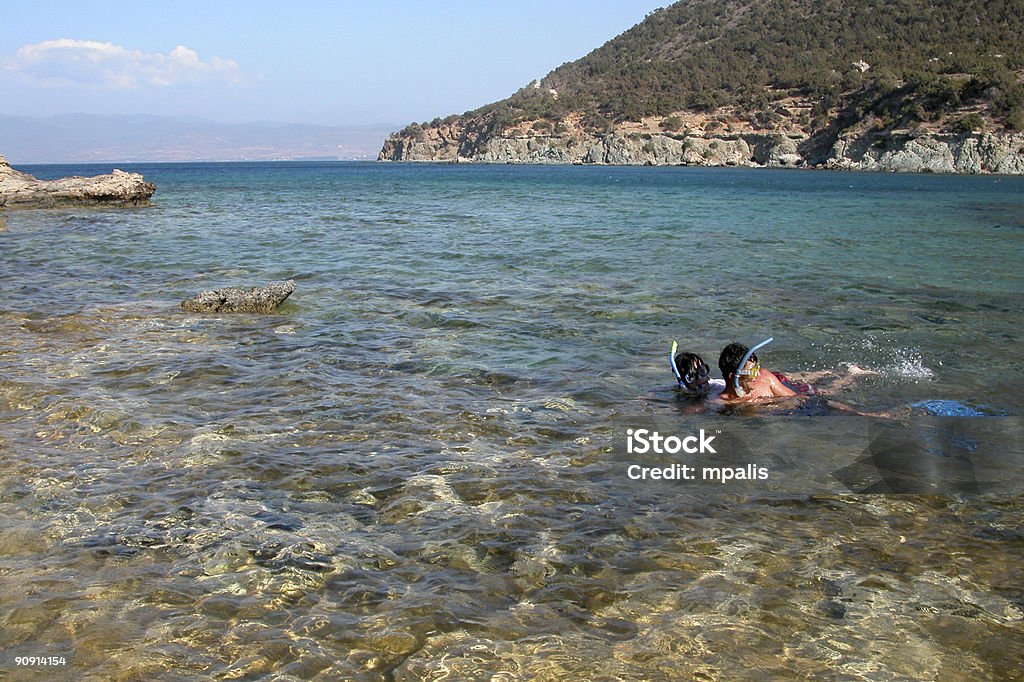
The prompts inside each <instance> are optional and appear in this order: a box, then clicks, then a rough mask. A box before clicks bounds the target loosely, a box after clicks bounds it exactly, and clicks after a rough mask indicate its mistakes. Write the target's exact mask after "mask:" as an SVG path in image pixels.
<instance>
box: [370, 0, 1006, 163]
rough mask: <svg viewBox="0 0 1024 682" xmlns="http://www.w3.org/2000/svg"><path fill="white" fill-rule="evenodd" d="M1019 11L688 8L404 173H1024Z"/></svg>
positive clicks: (659, 16)
mask: <svg viewBox="0 0 1024 682" xmlns="http://www.w3.org/2000/svg"><path fill="white" fill-rule="evenodd" d="M1022 40H1024V13H1022V12H1021V11H1020V6H1019V2H1018V0H988V1H982V0H966V1H965V0H884V1H883V0H682V1H681V2H677V3H676V4H674V5H672V6H670V7H668V8H665V9H663V10H659V11H656V12H653V13H652V14H651V15H649V16H648V17H647V19H645V20H644V21H643V22H641V23H640V24H638V25H636V26H634V27H633V28H631V29H630V30H628V31H626V32H625V33H623V34H622V35H620V36H618V37H617V38H615V39H613V40H611V41H609V42H608V43H606V44H605V45H603V46H602V47H600V48H598V49H596V50H594V51H593V52H591V53H590V54H589V55H587V56H586V57H584V58H582V59H580V60H578V61H576V62H571V63H568V64H564V65H562V66H561V67H559V68H557V69H555V70H554V71H552V72H551V73H550V74H548V75H547V76H546V77H545V78H543V79H542V80H540V81H535V82H533V83H531V84H530V85H528V86H527V87H525V88H523V89H521V90H520V91H518V92H516V93H515V94H513V95H512V96H511V97H509V98H508V99H505V100H502V101H500V102H496V103H493V104H490V105H487V106H484V107H481V108H480V109H477V110H474V111H470V112H467V113H465V114H463V115H461V116H454V115H453V116H449V117H447V118H445V119H435V120H433V121H431V122H429V123H423V124H412V125H410V126H408V127H406V128H405V129H404V130H402V131H400V132H398V133H396V134H394V135H392V136H391V137H390V138H389V139H388V140H387V141H386V142H385V144H384V147H383V149H382V150H381V153H380V156H379V158H380V159H382V160H394V161H481V162H495V163H606V164H657V165H666V164H686V165H738V166H820V167H836V168H857V169H873V170H901V171H933V172H960V173H976V172H997V173H1024V85H1022V81H1024V52H1022V51H1021V50H1020V49H1019V45H1020V44H1021V42H1022Z"/></svg>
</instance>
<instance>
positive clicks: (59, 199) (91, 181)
mask: <svg viewBox="0 0 1024 682" xmlns="http://www.w3.org/2000/svg"><path fill="white" fill-rule="evenodd" d="M155 191H156V185H154V184H153V183H151V182H146V181H145V179H144V178H143V177H142V175H140V174H139V173H125V172H124V171H120V170H114V172H113V173H110V174H108V175H97V176H95V177H91V178H82V177H70V178H61V179H59V180H39V179H37V178H35V177H33V176H31V175H29V174H28V173H22V172H21V171H17V170H14V169H13V168H11V166H10V164H8V163H7V159H5V158H4V157H3V156H0V208H64V207H70V206H144V205H147V204H148V203H149V200H150V198H151V197H152V196H153V193H154V192H155Z"/></svg>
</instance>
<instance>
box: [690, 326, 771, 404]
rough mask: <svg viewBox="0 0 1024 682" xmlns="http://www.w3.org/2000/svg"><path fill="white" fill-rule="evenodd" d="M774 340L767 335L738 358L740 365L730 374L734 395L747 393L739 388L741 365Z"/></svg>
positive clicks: (740, 395)
mask: <svg viewBox="0 0 1024 682" xmlns="http://www.w3.org/2000/svg"><path fill="white" fill-rule="evenodd" d="M774 340H775V338H774V337H771V336H769V337H768V338H767V339H765V340H764V341H762V342H761V343H759V344H757V345H756V346H754V347H753V348H751V349H750V350H748V351H747V354H746V355H744V356H743V359H742V360H740V366H739V367H737V368H736V373H735V374H733V375H732V387H733V388H734V389H735V390H736V395H738V396H739V397H741V398H742V397H743V396H745V395H746V394H747V392H746V391H744V390H743V389H742V388H740V372H742V371H743V367H744V366H745V365H746V364H747V360H749V359H750V356H751V355H753V354H754V352H755V351H756V350H757V349H758V348H764V347H765V346H767V345H768V344H769V343H771V342H772V341H774ZM673 366H675V365H673Z"/></svg>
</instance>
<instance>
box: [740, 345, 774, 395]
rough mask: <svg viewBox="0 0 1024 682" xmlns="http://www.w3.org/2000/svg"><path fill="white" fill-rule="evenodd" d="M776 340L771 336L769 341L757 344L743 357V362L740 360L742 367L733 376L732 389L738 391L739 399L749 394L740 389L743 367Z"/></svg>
mask: <svg viewBox="0 0 1024 682" xmlns="http://www.w3.org/2000/svg"><path fill="white" fill-rule="evenodd" d="M774 340H775V338H774V337H771V336H769V337H768V338H767V339H765V340H764V341H762V342H761V343H759V344H757V345H756V346H754V347H753V348H751V349H750V350H748V351H747V354H746V355H744V356H743V359H742V360H740V366H739V367H737V368H736V373H735V374H733V376H732V387H733V388H734V389H735V390H736V395H738V396H739V397H741V398H742V397H743V396H745V395H746V394H747V392H746V391H744V390H743V389H742V388H740V372H742V371H743V367H744V366H745V365H746V364H747V360H749V359H750V356H751V355H753V354H754V352H755V351H757V349H758V348H764V347H765V346H767V345H768V344H769V343H771V342H772V341H774Z"/></svg>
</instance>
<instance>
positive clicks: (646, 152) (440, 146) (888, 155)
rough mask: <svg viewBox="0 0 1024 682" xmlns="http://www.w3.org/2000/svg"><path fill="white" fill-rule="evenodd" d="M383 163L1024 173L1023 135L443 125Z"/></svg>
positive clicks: (390, 146)
mask: <svg viewBox="0 0 1024 682" xmlns="http://www.w3.org/2000/svg"><path fill="white" fill-rule="evenodd" d="M378 158H379V160H381V161H448V162H479V163H561V164H607V165H641V166H643V165H648V166H679V165H682V166H741V167H760V168H764V167H776V168H786V167H788V168H833V169H843V170H866V171H893V172H930V173H969V174H974V173H1001V174H1011V175H1021V174H1024V134H993V133H980V134H965V135H951V134H925V135H918V134H913V133H907V134H865V135H859V136H838V137H831V138H827V139H823V138H822V137H821V136H814V137H804V136H792V135H784V134H778V133H773V134H768V133H740V134H723V135H707V134H703V135H680V134H670V133H634V132H612V133H608V134H603V135H578V134H571V135H516V136H492V137H487V136H481V137H474V136H473V135H470V134H466V133H465V132H464V131H462V130H460V129H458V128H457V127H456V126H447V127H446V126H440V127H437V128H430V129H426V130H424V131H423V133H422V134H421V135H418V136H400V135H396V136H392V137H391V138H389V139H388V140H387V141H386V142H385V143H384V147H383V149H382V150H381V153H380V156H379V157H378Z"/></svg>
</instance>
